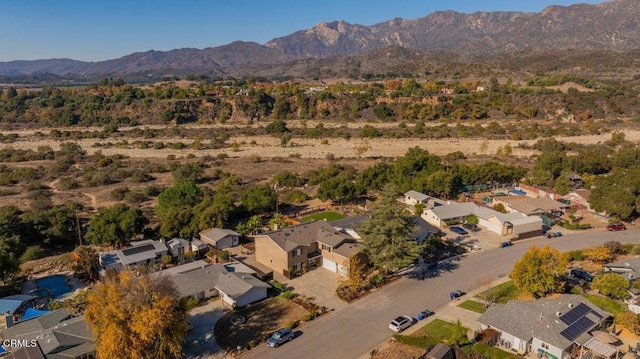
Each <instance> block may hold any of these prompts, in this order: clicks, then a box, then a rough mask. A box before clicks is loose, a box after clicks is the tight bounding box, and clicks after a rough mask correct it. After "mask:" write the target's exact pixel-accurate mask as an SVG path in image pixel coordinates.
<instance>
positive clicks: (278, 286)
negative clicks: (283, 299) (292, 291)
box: [269, 280, 287, 293]
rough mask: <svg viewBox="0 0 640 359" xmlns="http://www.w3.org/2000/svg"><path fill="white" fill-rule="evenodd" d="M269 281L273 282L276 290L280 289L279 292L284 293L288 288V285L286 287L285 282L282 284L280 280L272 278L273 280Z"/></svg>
mask: <svg viewBox="0 0 640 359" xmlns="http://www.w3.org/2000/svg"><path fill="white" fill-rule="evenodd" d="M269 283H271V286H272V287H273V288H274V289H275V290H277V291H278V293H282V292H284V291H286V290H287V287H286V286H285V285H284V284H282V283H280V282H278V281H277V280H272V281H271V282H269Z"/></svg>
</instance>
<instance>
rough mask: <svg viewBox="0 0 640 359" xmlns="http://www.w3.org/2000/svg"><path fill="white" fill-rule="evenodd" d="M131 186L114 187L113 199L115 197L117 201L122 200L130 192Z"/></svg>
mask: <svg viewBox="0 0 640 359" xmlns="http://www.w3.org/2000/svg"><path fill="white" fill-rule="evenodd" d="M129 192H130V190H129V187H127V186H125V187H118V188H114V189H113V190H112V191H111V197H112V198H113V199H115V200H116V201H122V200H123V199H124V197H125V196H126V195H127V193H129Z"/></svg>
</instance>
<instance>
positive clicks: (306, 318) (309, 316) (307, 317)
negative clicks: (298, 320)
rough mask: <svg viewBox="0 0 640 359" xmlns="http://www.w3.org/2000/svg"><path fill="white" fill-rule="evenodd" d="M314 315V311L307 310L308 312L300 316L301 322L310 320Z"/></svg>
mask: <svg viewBox="0 0 640 359" xmlns="http://www.w3.org/2000/svg"><path fill="white" fill-rule="evenodd" d="M315 317H316V313H315V311H312V312H309V313H307V314H305V315H304V316H302V321H303V322H310V321H312V320H313V319H315Z"/></svg>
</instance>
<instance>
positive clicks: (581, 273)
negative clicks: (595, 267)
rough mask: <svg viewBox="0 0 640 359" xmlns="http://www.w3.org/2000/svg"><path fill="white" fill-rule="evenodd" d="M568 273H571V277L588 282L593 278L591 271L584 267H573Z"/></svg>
mask: <svg viewBox="0 0 640 359" xmlns="http://www.w3.org/2000/svg"><path fill="white" fill-rule="evenodd" d="M569 274H571V276H572V277H575V278H578V279H581V280H586V281H588V282H590V281H592V280H593V276H592V275H591V273H589V272H587V271H586V270H584V269H580V268H575V269H572V270H571V271H570V272H569Z"/></svg>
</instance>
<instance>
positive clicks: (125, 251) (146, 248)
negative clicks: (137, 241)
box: [122, 244, 155, 256]
mask: <svg viewBox="0 0 640 359" xmlns="http://www.w3.org/2000/svg"><path fill="white" fill-rule="evenodd" d="M154 248H155V247H154V246H153V244H144V245H142V246H135V247H131V248H127V249H123V250H122V253H123V254H124V255H125V256H130V255H133V254H138V253H142V252H147V251H151V250H153V249H154Z"/></svg>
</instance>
